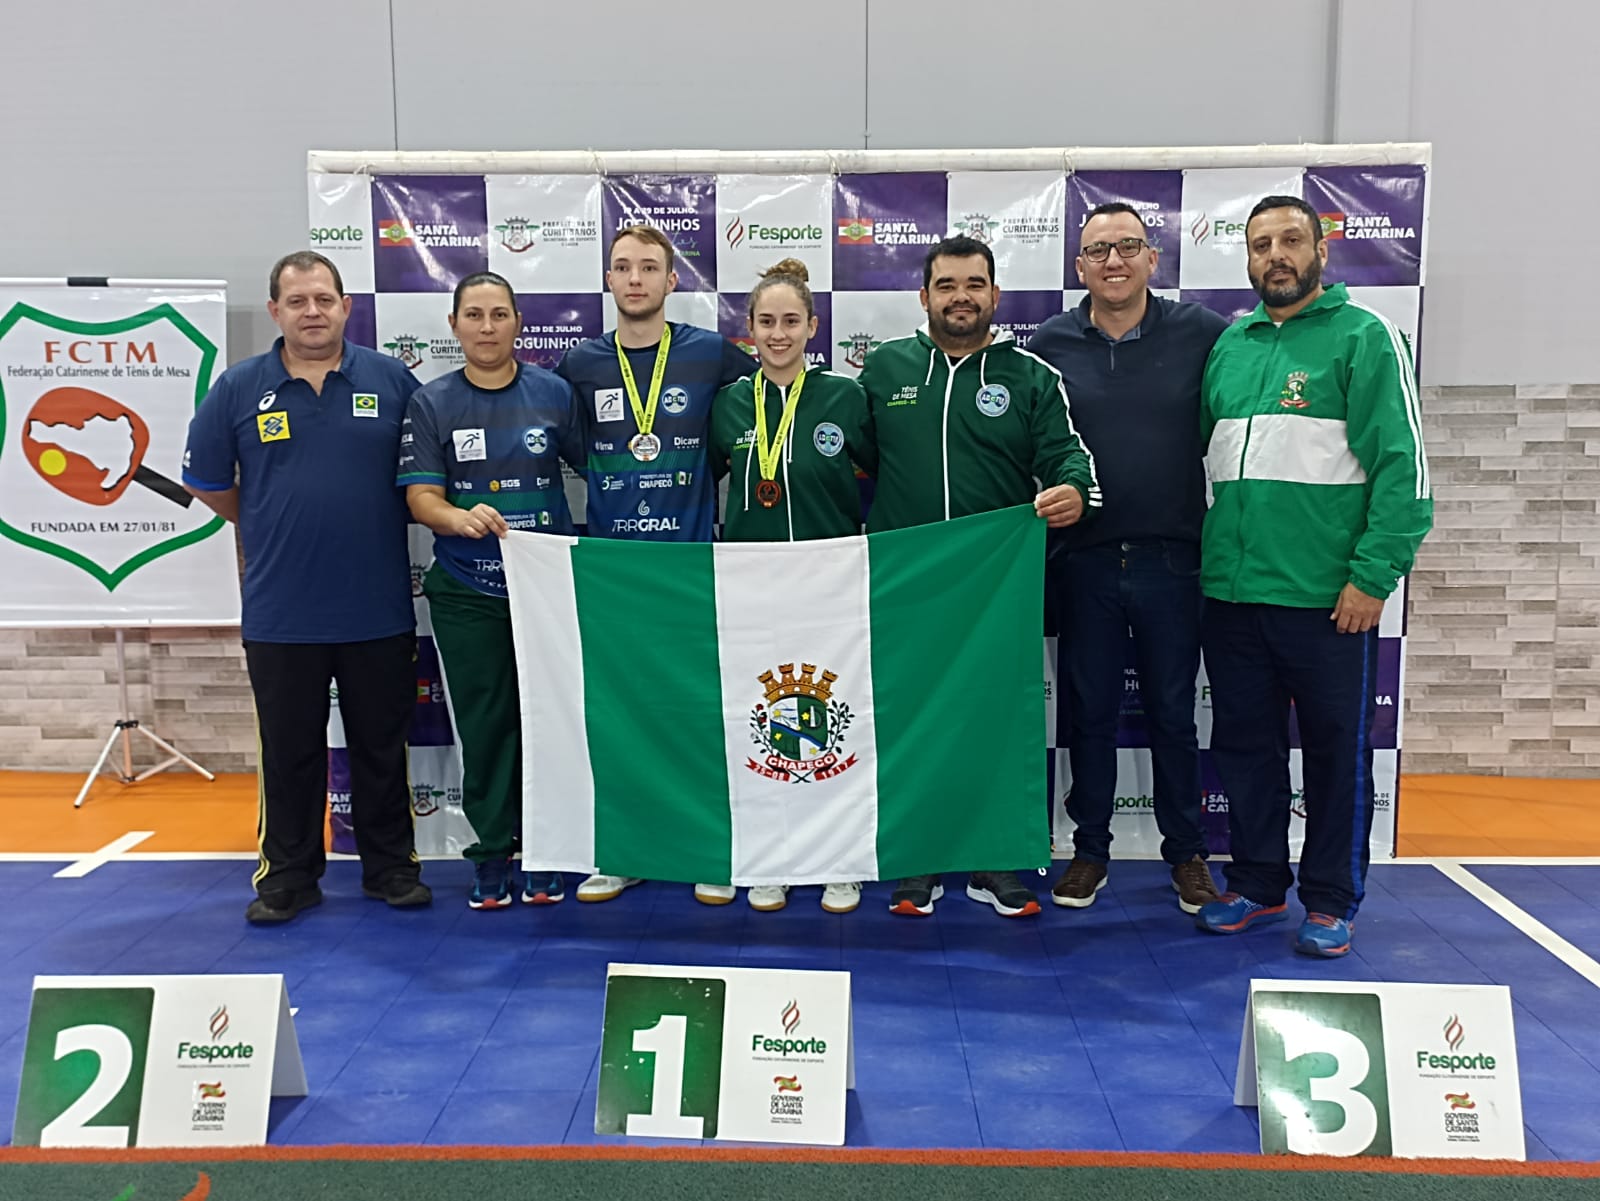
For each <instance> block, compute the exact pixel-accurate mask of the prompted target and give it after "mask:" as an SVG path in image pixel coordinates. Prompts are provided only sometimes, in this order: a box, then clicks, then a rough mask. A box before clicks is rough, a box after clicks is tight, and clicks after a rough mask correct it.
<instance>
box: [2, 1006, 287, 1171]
mask: <svg viewBox="0 0 1600 1201" xmlns="http://www.w3.org/2000/svg"><path fill="white" fill-rule="evenodd" d="M305 1092H306V1077H305V1068H304V1066H303V1065H302V1063H301V1060H300V1047H299V1043H298V1041H297V1040H296V1038H295V1034H294V1024H293V1021H292V1019H291V1018H290V1016H289V1000H288V995H287V993H286V992H285V991H284V986H283V977H282V976H144V977H136V976H127V977H118V976H83V977H76V976H60V977H51V976H40V977H37V978H36V979H35V980H34V986H33V1005H32V1009H31V1012H30V1014H29V1018H28V1034H27V1040H26V1043H25V1046H24V1050H23V1060H22V1082H21V1087H20V1089H19V1092H18V1097H17V1115H16V1121H15V1123H14V1125H13V1127H12V1132H11V1141H12V1143H13V1144H14V1145H16V1146H19V1147H102V1148H122V1147H179V1146H244V1145H256V1144H261V1143H264V1142H266V1138H267V1111H268V1104H269V1101H270V1099H271V1098H272V1097H273V1096H304V1095H305Z"/></svg>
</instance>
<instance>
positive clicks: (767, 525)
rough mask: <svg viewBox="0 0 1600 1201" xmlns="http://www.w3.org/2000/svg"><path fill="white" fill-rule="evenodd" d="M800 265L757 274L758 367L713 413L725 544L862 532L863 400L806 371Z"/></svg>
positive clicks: (852, 887)
mask: <svg viewBox="0 0 1600 1201" xmlns="http://www.w3.org/2000/svg"><path fill="white" fill-rule="evenodd" d="M807 279H808V272H807V271H806V265H805V264H804V263H802V262H800V261H799V260H798V259H784V260H783V261H782V262H780V263H778V264H776V265H775V266H773V267H770V268H768V269H767V270H766V271H764V272H763V273H762V276H761V281H760V282H759V283H758V284H756V286H755V288H754V289H752V290H751V292H750V297H749V301H748V307H747V320H748V322H749V326H750V335H751V337H752V338H753V339H754V340H755V344H756V351H757V353H758V354H759V356H760V359H761V367H760V370H758V371H757V372H756V373H755V374H754V375H752V376H748V377H746V378H745V379H741V380H738V381H737V382H735V383H732V384H729V385H728V386H727V387H725V388H723V389H722V390H721V391H720V392H718V393H717V398H716V401H715V402H714V403H713V404H712V407H711V440H710V449H711V459H712V463H713V464H714V465H715V467H716V469H717V470H718V471H722V470H726V471H728V473H729V481H728V501H727V507H726V509H725V510H724V513H723V540H724V541H727V542H803V541H809V540H811V539H814V538H845V537H849V536H851V535H854V534H859V533H860V532H861V492H860V488H859V485H858V484H857V477H856V468H857V467H860V468H861V469H862V470H863V471H865V472H867V473H868V474H872V473H875V472H876V471H877V464H878V456H877V450H876V448H875V446H874V445H873V442H872V438H871V431H870V427H869V426H868V423H867V398H866V393H864V392H863V391H862V390H861V386H860V385H859V384H857V383H856V382H855V381H854V380H853V379H850V378H848V377H846V376H843V375H835V374H834V373H833V372H832V371H830V370H828V369H827V368H826V367H811V368H808V367H807V366H806V342H807V341H808V340H809V339H810V338H811V337H813V336H814V335H815V334H816V332H817V311H816V305H815V303H814V301H813V300H812V297H811V288H810V286H809V284H808V282H807ZM788 890H789V889H788V885H783V884H772V885H763V886H758V887H753V888H751V889H750V892H749V901H750V906H751V908H753V909H758V910H761V911H763V912H766V911H771V910H777V909H782V908H783V907H784V906H785V904H787V903H788V897H787V894H788ZM860 901H861V884H860V882H859V881H852V882H839V883H833V884H829V885H827V886H826V887H825V888H824V889H823V893H822V907H823V908H824V909H826V910H827V911H828V912H830V913H848V912H850V911H851V910H852V909H854V908H856V906H857V905H858V904H860Z"/></svg>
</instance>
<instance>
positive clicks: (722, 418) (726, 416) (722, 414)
mask: <svg viewBox="0 0 1600 1201" xmlns="http://www.w3.org/2000/svg"><path fill="white" fill-rule="evenodd" d="M787 396H788V389H786V388H782V387H779V386H778V385H777V384H774V383H772V382H771V381H770V380H768V381H767V382H766V387H765V388H764V390H763V397H764V399H765V401H766V409H767V437H768V438H771V437H773V436H774V435H775V434H776V433H777V432H778V421H779V419H780V418H781V417H782V416H783V405H784V401H785V400H786V399H787ZM755 413H756V388H755V377H754V376H746V377H745V378H744V379H741V380H738V381H736V382H735V383H731V384H729V385H728V386H727V387H726V388H723V389H722V390H721V391H720V392H718V393H717V397H716V400H715V401H713V402H712V405H711V458H712V462H714V463H715V464H716V465H717V468H718V470H719V471H721V470H723V464H725V463H726V464H728V467H727V470H728V471H729V472H730V477H731V478H730V479H729V481H728V504H727V509H726V511H725V512H724V514H723V519H722V531H723V532H722V536H723V539H724V541H727V542H806V541H809V540H810V539H813V538H847V537H849V536H851V535H852V534H859V533H860V532H861V489H860V487H859V486H858V485H857V483H856V465H857V464H859V465H860V467H861V469H862V470H863V471H866V472H868V473H871V472H873V471H875V470H877V459H878V455H877V451H876V450H875V449H874V447H873V445H872V440H871V437H870V434H869V431H868V429H867V398H866V397H865V396H864V395H862V392H861V385H860V384H858V383H856V382H855V380H853V379H850V378H849V377H848V376H843V375H835V374H834V373H833V372H831V371H829V370H828V369H827V368H825V367H813V368H812V369H811V370H809V371H807V372H806V382H805V386H804V387H803V388H802V389H801V390H800V402H799V404H798V405H797V406H796V408H795V414H794V427H793V428H792V429H791V430H790V431H789V436H788V438H787V439H785V440H784V444H783V453H782V455H781V457H780V458H779V460H778V473H777V476H776V482H777V483H778V484H779V485H780V486H781V487H782V488H783V496H782V498H781V499H780V500H779V501H778V503H777V504H776V505H774V506H773V507H772V508H770V509H768V508H764V507H763V506H762V504H761V502H760V501H758V500H757V499H756V485H757V484H759V483H760V482H761V467H760V463H759V462H758V458H759V456H758V455H757V454H756V451H755V439H756V428H755V421H756V417H755Z"/></svg>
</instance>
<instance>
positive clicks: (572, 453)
mask: <svg viewBox="0 0 1600 1201" xmlns="http://www.w3.org/2000/svg"><path fill="white" fill-rule="evenodd" d="M450 328H451V330H452V331H453V332H454V333H455V335H456V338H457V339H458V340H459V341H460V343H461V350H462V352H463V354H464V355H465V356H466V360H467V362H466V366H465V367H463V368H462V369H461V370H459V371H453V372H451V373H450V374H449V375H445V376H442V377H440V378H439V379H436V380H433V381H432V382H430V383H427V384H424V385H423V386H422V387H421V388H419V389H418V390H417V391H416V393H415V394H414V395H413V396H412V397H411V401H410V404H409V405H408V407H407V409H406V417H405V424H404V427H403V430H402V435H401V445H400V466H399V471H398V475H397V480H396V482H397V483H399V484H400V485H401V486H402V487H404V488H405V490H406V503H407V504H408V505H409V506H410V508H411V515H412V516H413V517H415V518H416V519H417V520H418V521H420V522H421V523H422V524H423V525H425V526H427V527H428V528H429V529H431V530H432V531H433V532H434V543H433V556H434V558H433V565H432V566H431V567H430V568H429V569H428V573H427V575H426V576H425V577H424V580H423V593H424V595H426V596H427V598H428V603H429V606H430V613H431V617H432V621H433V636H434V640H435V642H437V643H438V647H439V655H440V657H441V658H442V659H443V660H444V664H445V670H446V671H447V672H449V680H448V683H447V685H446V687H447V689H448V692H449V700H450V707H451V709H452V710H453V712H454V714H455V719H456V729H457V732H458V733H459V735H460V739H461V760H462V768H463V772H462V776H463V778H462V788H461V793H462V796H461V807H462V809H463V810H465V812H466V815H467V820H468V821H470V822H471V823H472V829H473V832H474V833H475V834H476V835H477V841H476V842H475V843H473V844H472V845H471V846H470V847H468V848H467V849H466V851H465V852H464V854H465V855H466V857H467V858H468V859H470V860H471V861H472V862H473V864H474V878H473V884H472V891H471V892H470V893H469V894H468V897H467V904H468V905H469V906H470V907H471V908H473V909H499V908H501V907H503V906H505V905H509V904H511V902H512V893H513V884H514V875H515V874H514V872H513V870H512V866H511V857H512V853H513V849H514V845H515V842H516V835H517V827H518V823H519V821H520V819H521V808H522V805H521V799H522V722H521V716H520V713H521V707H520V704H519V699H518V691H517V668H516V655H515V651H514V649H513V646H512V639H511V605H510V601H509V600H508V599H507V593H506V584H505V574H504V569H503V564H502V560H501V556H500V539H501V538H503V537H505V536H506V533H507V532H508V531H510V530H514V529H527V530H541V531H545V532H548V533H552V534H571V533H574V532H575V531H574V528H573V524H572V514H571V512H570V511H569V510H568V507H567V497H566V492H565V490H564V488H563V486H562V482H561V460H562V459H565V460H566V461H567V462H568V463H571V464H573V465H574V466H575V467H578V466H581V465H582V464H583V459H584V445H583V437H582V425H581V422H580V421H579V420H578V413H577V410H576V406H575V404H574V401H573V395H572V388H571V387H570V386H569V385H568V384H567V383H566V381H565V380H562V379H560V378H559V377H558V376H556V375H555V374H554V373H553V372H549V371H545V370H543V369H542V368H539V367H534V366H532V365H530V364H527V363H520V362H518V361H517V360H516V358H515V357H514V356H513V354H512V350H513V348H514V346H515V344H516V338H517V335H518V334H519V333H520V332H521V331H522V319H521V317H520V316H519V315H518V313H517V298H516V296H515V295H514V294H513V292H512V290H511V285H510V284H509V283H507V282H506V281H505V280H504V279H503V278H501V277H500V276H498V275H495V274H493V273H491V272H480V273H479V274H476V275H469V276H467V277H466V278H465V279H463V280H462V281H461V282H460V283H459V284H458V285H456V291H455V304H454V310H453V311H452V312H451V314H450ZM521 896H522V900H523V901H524V902H526V903H527V904H530V905H538V904H553V903H554V902H556V901H559V900H561V899H562V896H563V884H562V879H561V873H560V872H549V871H531V872H527V873H524V874H523V876H522V888H521Z"/></svg>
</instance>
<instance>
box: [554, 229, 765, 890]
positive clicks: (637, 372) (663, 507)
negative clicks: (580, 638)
mask: <svg viewBox="0 0 1600 1201" xmlns="http://www.w3.org/2000/svg"><path fill="white" fill-rule="evenodd" d="M673 259H674V252H673V246H672V242H671V240H670V239H669V238H668V237H667V236H666V235H665V234H663V233H662V232H661V231H660V230H658V229H655V228H653V227H651V226H647V225H640V226H633V227H630V228H628V229H624V230H622V231H621V232H619V233H618V234H617V235H616V237H614V238H613V239H612V242H611V247H610V249H609V252H608V259H607V270H606V286H607V287H608V288H610V290H611V294H612V296H613V297H614V298H615V299H616V302H617V328H616V329H615V330H614V331H612V332H611V333H607V334H605V335H603V336H601V337H599V338H590V339H589V340H587V341H585V342H580V343H579V344H578V345H576V346H574V347H572V348H571V349H570V350H568V351H567V353H566V354H565V355H564V356H563V357H562V359H561V363H560V364H559V365H558V366H557V367H556V374H557V375H560V376H561V377H562V378H563V379H565V380H566V381H567V382H568V383H570V384H571V385H572V388H573V391H574V392H575V393H576V396H577V405H578V412H579V415H580V419H581V421H582V423H583V435H584V440H585V442H586V451H587V456H588V459H587V464H586V469H585V475H586V477H587V484H588V495H587V505H586V509H587V512H586V515H585V519H584V524H585V527H586V530H587V533H588V534H589V536H590V537H600V538H634V539H642V540H645V541H651V542H710V541H711V538H712V526H713V519H714V516H715V510H714V506H715V504H716V492H715V490H714V488H713V486H712V485H713V479H712V474H711V470H710V464H709V460H708V458H707V455H706V433H707V427H708V425H709V423H710V420H711V400H712V397H713V396H715V395H716V392H717V389H718V388H720V387H722V386H723V385H724V384H729V383H732V382H733V381H734V380H736V379H738V378H740V377H741V376H745V375H748V374H750V372H751V370H752V369H753V368H754V364H753V363H752V362H751V360H750V356H749V355H747V354H746V353H745V352H744V351H743V350H741V349H740V348H739V347H738V346H737V345H736V344H734V343H733V342H730V341H729V340H728V339H727V338H724V337H723V336H722V335H721V334H719V333H716V332H715V331H713V330H707V329H701V328H699V327H698V326H694V325H684V324H681V323H677V322H668V321H667V318H666V300H667V295H668V293H670V292H671V291H672V290H673V288H675V287H676V286H677V282H678V275H677V272H676V271H674V270H673ZM646 378H647V379H648V380H649V384H648V390H647V391H641V389H640V386H639V385H640V381H641V380H642V379H646ZM639 882H640V881H638V880H637V879H634V878H632V877H624V876H610V875H594V876H591V877H589V879H587V880H585V881H584V882H583V883H582V884H581V885H580V886H579V887H578V900H580V901H609V900H611V899H612V898H614V897H616V896H619V895H620V894H621V893H622V891H623V889H625V888H628V887H630V886H632V885H634V884H638V883H639ZM724 891H726V892H727V894H728V895H727V896H726V897H721V898H718V900H728V899H731V897H732V892H731V890H727V889H725V890H724ZM702 899H706V898H702Z"/></svg>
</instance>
